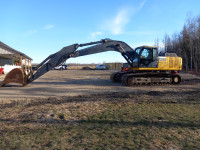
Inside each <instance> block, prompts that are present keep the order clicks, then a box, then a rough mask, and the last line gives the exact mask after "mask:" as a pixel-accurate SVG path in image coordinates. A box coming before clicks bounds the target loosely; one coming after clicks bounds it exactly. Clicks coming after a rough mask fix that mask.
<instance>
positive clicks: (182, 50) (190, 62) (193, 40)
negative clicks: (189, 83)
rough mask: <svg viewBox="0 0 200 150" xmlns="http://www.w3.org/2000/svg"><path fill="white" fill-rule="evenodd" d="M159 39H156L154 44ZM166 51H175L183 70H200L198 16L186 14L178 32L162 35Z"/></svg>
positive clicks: (156, 43)
mask: <svg viewBox="0 0 200 150" xmlns="http://www.w3.org/2000/svg"><path fill="white" fill-rule="evenodd" d="M158 43H159V40H158V39H156V41H155V45H158ZM163 44H164V49H165V52H166V53H177V55H178V56H180V57H182V60H183V69H184V70H185V71H195V72H196V73H197V72H199V71H200V16H196V17H193V16H191V15H190V16H188V17H187V19H186V22H185V24H184V26H183V28H182V30H181V32H180V33H174V34H173V35H172V36H169V35H168V34H165V35H164V39H163Z"/></svg>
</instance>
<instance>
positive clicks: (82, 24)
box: [0, 0, 200, 63]
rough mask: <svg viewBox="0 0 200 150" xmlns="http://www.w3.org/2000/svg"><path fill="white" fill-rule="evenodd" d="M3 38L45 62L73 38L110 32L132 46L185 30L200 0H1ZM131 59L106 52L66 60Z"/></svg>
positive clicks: (81, 40) (96, 37) (101, 36)
mask: <svg viewBox="0 0 200 150" xmlns="http://www.w3.org/2000/svg"><path fill="white" fill-rule="evenodd" d="M0 5H1V9H0V18H1V21H0V41H2V42H3V43H5V44H7V45H9V46H10V47H12V48H14V49H16V50H18V51H20V52H23V53H25V54H26V55H28V56H29V57H31V58H32V59H33V63H40V62H42V61H43V60H44V59H45V58H46V57H48V56H49V55H50V54H53V53H55V52H57V51H59V50H60V49H61V48H62V47H65V46H68V45H71V44H75V43H78V44H82V43H87V42H92V41H99V40H101V39H105V38H110V39H113V40H119V41H124V42H126V43H127V44H128V45H130V46H131V47H132V48H135V47H137V46H141V45H151V46H152V45H154V43H155V39H157V38H158V39H159V40H160V42H162V39H163V38H164V35H165V33H167V34H169V35H171V34H173V33H175V32H177V33H179V32H180V31H181V30H182V28H183V25H184V23H185V20H186V18H187V15H188V14H192V15H193V16H197V15H200V7H199V6H200V0H0ZM107 62H125V60H124V58H123V57H122V56H121V55H120V53H117V52H103V53H99V54H93V55H88V56H82V57H78V58H70V59H69V60H67V62H66V63H107Z"/></svg>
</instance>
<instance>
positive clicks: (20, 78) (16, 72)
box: [0, 68, 27, 87]
mask: <svg viewBox="0 0 200 150" xmlns="http://www.w3.org/2000/svg"><path fill="white" fill-rule="evenodd" d="M26 81H27V80H26V75H25V74H24V71H23V70H22V69H21V68H15V69H13V70H11V71H10V72H9V73H8V74H7V75H6V77H5V79H4V80H3V81H2V83H1V84H0V87H2V86H4V85H5V84H8V83H19V84H22V85H23V86H25V85H26Z"/></svg>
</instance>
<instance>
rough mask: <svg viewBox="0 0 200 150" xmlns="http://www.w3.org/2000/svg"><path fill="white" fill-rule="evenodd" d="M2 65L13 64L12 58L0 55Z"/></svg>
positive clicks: (0, 64)
mask: <svg viewBox="0 0 200 150" xmlns="http://www.w3.org/2000/svg"><path fill="white" fill-rule="evenodd" d="M4 65H13V60H12V59H8V58H2V57H0V66H4Z"/></svg>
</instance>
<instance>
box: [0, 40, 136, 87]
mask: <svg viewBox="0 0 200 150" xmlns="http://www.w3.org/2000/svg"><path fill="white" fill-rule="evenodd" d="M86 46H87V47H86ZM80 47H86V48H83V49H80V50H78V48H80ZM106 51H116V52H120V53H121V55H122V56H123V57H124V58H125V59H126V61H127V62H128V63H129V65H130V66H132V64H133V59H134V58H135V57H137V55H138V54H137V53H136V52H135V51H134V50H133V49H132V48H131V47H130V46H129V45H128V44H126V43H125V42H122V41H115V40H110V39H103V40H100V41H96V42H91V43H84V44H73V45H70V46H66V47H64V48H62V49H61V50H60V51H58V52H57V53H55V54H52V55H50V56H49V57H47V58H46V59H45V60H44V61H42V62H41V63H40V64H39V65H38V66H37V67H36V69H35V72H31V74H30V75H29V76H26V75H25V76H24V75H23V76H24V77H21V78H19V79H18V78H17V77H19V74H18V75H17V76H16V75H13V74H15V72H19V73H20V74H21V72H22V71H19V70H17V69H16V71H13V72H12V71H11V73H9V74H10V75H9V74H8V75H7V76H8V78H6V77H5V80H4V81H5V82H4V81H3V83H2V84H1V86H3V85H5V84H7V83H9V81H11V82H16V83H21V84H23V85H27V84H29V83H31V82H33V81H34V80H36V79H37V78H39V77H40V76H42V75H43V74H45V73H47V72H48V71H50V70H52V68H54V67H56V66H59V65H60V64H62V63H63V62H65V61H66V60H67V59H69V58H71V57H79V56H85V55H90V54H96V53H101V52H106ZM10 76H11V77H10ZM10 78H11V79H10ZM15 78H17V79H15ZM22 78H23V81H21V79H22ZM18 80H20V81H18Z"/></svg>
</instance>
